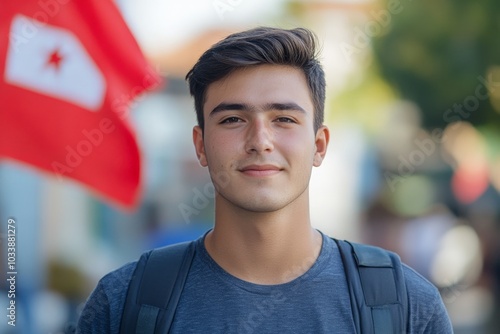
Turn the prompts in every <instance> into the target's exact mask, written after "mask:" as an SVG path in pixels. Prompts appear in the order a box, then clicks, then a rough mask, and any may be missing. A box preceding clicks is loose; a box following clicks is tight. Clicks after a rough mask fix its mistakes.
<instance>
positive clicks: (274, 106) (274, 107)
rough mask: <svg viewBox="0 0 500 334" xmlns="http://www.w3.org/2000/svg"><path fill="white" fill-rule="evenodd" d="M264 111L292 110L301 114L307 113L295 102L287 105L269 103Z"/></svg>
mask: <svg viewBox="0 0 500 334" xmlns="http://www.w3.org/2000/svg"><path fill="white" fill-rule="evenodd" d="M264 110H282V111H286V110H289V111H290V110H292V111H300V112H301V113H305V112H306V111H305V110H304V108H302V107H301V106H299V105H298V104H297V103H295V102H285V103H268V104H266V105H265V106H264Z"/></svg>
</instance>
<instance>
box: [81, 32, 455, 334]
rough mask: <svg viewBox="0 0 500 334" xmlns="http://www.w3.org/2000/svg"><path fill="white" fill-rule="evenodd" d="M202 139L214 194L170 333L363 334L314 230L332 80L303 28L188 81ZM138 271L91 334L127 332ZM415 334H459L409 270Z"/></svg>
mask: <svg viewBox="0 0 500 334" xmlns="http://www.w3.org/2000/svg"><path fill="white" fill-rule="evenodd" d="M187 80H188V81H189V86H190V91H191V94H192V95H193V96H194V101H195V109H196V113H197V118H198V125H197V126H195V127H194V129H193V141H194V146H195V149H196V154H197V156H198V159H199V162H200V164H201V165H202V166H203V167H208V170H209V172H210V175H211V178H212V181H213V183H214V186H215V189H216V197H215V222H214V227H213V229H212V230H210V231H209V232H208V233H206V234H205V235H204V236H203V237H202V238H200V239H199V240H197V241H196V244H195V245H196V246H195V255H194V259H193V262H192V264H191V267H190V270H189V273H188V276H187V279H186V282H185V286H184V289H183V290H182V294H181V297H180V300H179V303H178V305H177V308H176V312H175V317H174V320H173V323H172V327H171V331H170V332H171V333H355V332H356V331H355V326H354V320H353V314H352V311H351V302H350V299H349V291H348V282H347V280H346V275H345V273H344V267H343V264H342V259H341V256H340V253H339V249H338V247H337V245H336V243H335V242H334V241H333V240H332V239H330V238H329V237H327V236H325V235H323V234H322V233H321V232H319V231H317V230H315V229H313V228H312V227H311V221H310V217H309V178H310V175H311V170H312V167H313V166H315V167H317V166H320V165H321V162H322V160H323V158H324V156H325V153H326V149H327V146H328V140H329V131H328V128H327V127H326V126H324V125H323V112H324V100H325V79H324V73H323V70H322V68H321V66H320V64H319V62H318V60H317V58H316V49H315V38H314V35H313V34H312V33H310V32H309V31H307V30H305V29H293V30H283V29H275V28H257V29H252V30H249V31H245V32H241V33H237V34H233V35H231V36H229V37H227V38H226V39H224V40H223V41H221V42H219V43H217V44H216V45H214V46H213V47H212V48H211V49H209V50H208V51H206V52H205V53H204V54H203V55H202V56H201V58H200V59H199V61H198V62H197V63H196V65H195V66H194V67H193V68H192V70H191V71H190V72H189V73H188V75H187ZM135 267H136V263H135V262H134V263H130V264H127V265H125V266H124V267H122V268H120V269H118V270H116V271H114V272H112V273H110V274H108V275H107V276H105V277H104V278H103V279H101V281H100V282H99V285H98V286H97V288H96V289H95V291H94V292H93V293H92V295H91V297H90V298H89V300H88V302H87V304H86V306H85V308H84V310H83V313H82V315H81V318H80V322H79V331H80V332H81V333H118V332H119V328H120V321H121V317H122V313H123V308H124V303H125V299H126V294H127V289H128V285H129V282H130V280H131V277H132V275H133V272H134V270H135ZM403 272H404V276H405V281H406V287H407V291H408V305H409V307H408V322H407V324H408V333H433V334H435V333H452V329H451V325H450V322H449V319H448V316H447V314H446V311H445V308H444V305H443V302H442V300H441V298H440V295H439V293H438V291H437V289H436V288H435V287H434V286H433V285H431V284H430V283H429V282H428V281H426V280H425V279H424V278H422V277H421V276H420V275H418V274H417V273H416V272H414V271H413V270H412V269H410V268H408V267H407V266H404V267H403Z"/></svg>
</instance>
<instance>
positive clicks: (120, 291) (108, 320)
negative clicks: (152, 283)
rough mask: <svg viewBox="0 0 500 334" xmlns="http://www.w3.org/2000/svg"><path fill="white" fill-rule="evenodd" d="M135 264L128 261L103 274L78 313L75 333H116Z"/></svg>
mask: <svg viewBox="0 0 500 334" xmlns="http://www.w3.org/2000/svg"><path fill="white" fill-rule="evenodd" d="M136 266H137V261H135V262H130V263H127V264H125V265H123V266H122V267H120V268H118V269H116V270H113V271H111V272H110V273H108V274H106V275H105V276H103V277H102V278H101V279H100V280H99V283H98V284H97V286H96V288H95V289H94V291H93V292H92V294H91V295H90V297H89V298H88V300H87V302H86V303H85V306H84V308H83V310H82V313H81V315H80V318H79V321H78V326H77V328H78V329H77V333H102V332H110V333H118V330H119V327H120V320H121V314H122V312H123V306H124V303H125V299H126V296H127V290H128V286H129V283H130V280H131V279H132V275H133V274H134V270H135V268H136Z"/></svg>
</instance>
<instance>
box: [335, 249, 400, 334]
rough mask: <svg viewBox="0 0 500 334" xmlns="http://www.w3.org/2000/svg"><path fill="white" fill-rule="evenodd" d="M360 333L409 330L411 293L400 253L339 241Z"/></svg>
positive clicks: (387, 332) (383, 333)
mask: <svg viewBox="0 0 500 334" xmlns="http://www.w3.org/2000/svg"><path fill="white" fill-rule="evenodd" d="M334 240H335V241H336V242H337V245H338V246H339V250H340V255H341V257H342V262H343V264H344V269H345V273H346V278H347V284H348V286H349V295H350V297H351V306H352V314H353V319H354V323H355V325H356V332H357V333H358V334H361V333H362V334H401V333H406V328H407V320H408V319H407V318H408V295H407V291H406V284H405V278H404V276H403V267H402V264H401V260H400V258H399V256H398V255H397V254H395V253H393V252H390V251H387V250H384V249H382V248H379V247H375V246H368V245H362V244H357V243H353V242H347V241H341V240H336V239H334Z"/></svg>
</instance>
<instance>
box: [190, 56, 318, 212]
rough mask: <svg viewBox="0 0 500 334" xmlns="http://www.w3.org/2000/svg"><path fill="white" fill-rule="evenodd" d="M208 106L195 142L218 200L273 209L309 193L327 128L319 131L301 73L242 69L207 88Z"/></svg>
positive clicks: (276, 68) (195, 132)
mask: <svg viewBox="0 0 500 334" xmlns="http://www.w3.org/2000/svg"><path fill="white" fill-rule="evenodd" d="M203 109H204V117H205V129H204V131H203V132H204V133H202V131H201V129H200V128H199V127H198V126H197V127H195V128H194V130H193V139H194V143H195V148H196V153H197V155H198V159H199V161H200V164H201V165H202V166H208V169H209V172H210V175H211V178H212V181H213V182H214V185H215V188H216V190H217V201H222V202H223V203H225V204H227V205H232V206H236V207H238V208H241V209H245V210H249V211H253V212H271V211H276V210H279V209H282V208H284V207H286V206H287V205H289V204H291V203H294V202H295V201H296V200H297V199H298V198H306V199H307V198H308V197H307V196H308V191H307V190H308V185H309V178H310V175H311V169H312V166H319V165H320V164H321V161H322V159H323V157H324V154H325V151H326V146H327V144H328V129H326V128H325V127H322V128H320V129H319V130H318V131H317V133H315V132H314V128H313V121H314V109H313V102H312V99H311V96H310V91H309V88H308V86H307V81H306V78H305V75H304V74H303V73H302V71H301V70H299V69H296V68H294V67H291V66H278V65H258V66H256V67H251V68H245V69H241V70H237V71H235V72H233V73H231V74H230V75H229V76H227V77H225V78H223V79H221V80H219V81H216V82H214V83H212V84H210V85H209V86H208V89H207V92H206V101H205V105H204V108H203ZM304 196H305V197H304ZM218 204H221V203H218Z"/></svg>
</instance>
